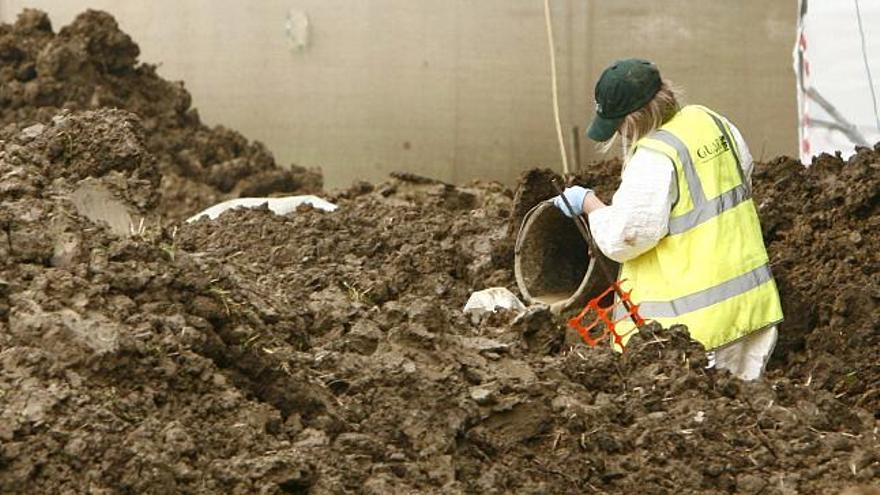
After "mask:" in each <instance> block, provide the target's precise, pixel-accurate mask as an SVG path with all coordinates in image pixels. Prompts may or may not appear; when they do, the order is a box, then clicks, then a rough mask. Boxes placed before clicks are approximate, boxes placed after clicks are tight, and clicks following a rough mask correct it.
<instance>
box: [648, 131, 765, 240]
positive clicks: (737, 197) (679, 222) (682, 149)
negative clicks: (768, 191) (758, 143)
mask: <svg viewBox="0 0 880 495" xmlns="http://www.w3.org/2000/svg"><path fill="white" fill-rule="evenodd" d="M709 115H710V116H711V117H712V120H714V121H715V125H717V126H718V129H720V130H721V134H722V135H723V136H724V139H726V140H727V143H728V146H730V148H731V149H730V151H731V153H733V156H734V159H735V160H736V167H737V171H739V174H740V179H741V181H742V183H741V184H740V185H738V186H736V187H734V188H733V189H731V190H729V191H727V192H725V193H723V194H721V195H720V196H718V197H716V198H712V199H711V200H707V199H706V194H705V193H704V192H703V185H702V184H701V183H700V179H699V178H698V177H697V170H696V169H695V168H694V162H693V161H692V160H691V155H690V153H688V149H687V146H685V144H684V143H682V142H681V140H680V139H678V138H677V137H675V135H674V134H672V133H671V132H669V131H665V130H663V129H661V130H659V131H657V132H655V133H654V134H653V135H652V136H651V137H652V138H653V139H656V140H657V141H661V142H663V143H666V144H668V145H669V146H671V147H672V148H673V149H674V150H675V152H676V154H678V159H679V161H680V162H681V164H682V167H684V176H685V180H687V184H688V190H690V193H691V202H692V203H693V204H694V207H693V209H692V210H691V211H689V212H687V213H685V214H683V215H679V216H677V217H672V218H670V219H669V227H668V229H669V234H670V235H676V234H681V233H683V232H687V231H688V230H690V229H692V228H694V227H696V226H698V225H700V224H701V223H703V222H705V221H707V220H709V219H711V218H713V217H716V216H718V215H720V214H721V213H723V212H725V211H727V210H729V209H731V208H733V207H735V206H736V205H738V204H740V203H742V202H743V201H745V200H747V199H749V198H751V197H752V195H751V192H750V191H749V189H748V186H747V185H746V180H745V177H744V176H743V171H742V167H741V166H740V161H739V154H738V153H737V152H736V144H735V143H734V142H733V141H731V140H730V139H731V138H730V134H729V133H728V132H727V129H726V128H725V127H724V124H722V123H721V121H720V120H719V119H718V117H716V116H714V115H712V114H709Z"/></svg>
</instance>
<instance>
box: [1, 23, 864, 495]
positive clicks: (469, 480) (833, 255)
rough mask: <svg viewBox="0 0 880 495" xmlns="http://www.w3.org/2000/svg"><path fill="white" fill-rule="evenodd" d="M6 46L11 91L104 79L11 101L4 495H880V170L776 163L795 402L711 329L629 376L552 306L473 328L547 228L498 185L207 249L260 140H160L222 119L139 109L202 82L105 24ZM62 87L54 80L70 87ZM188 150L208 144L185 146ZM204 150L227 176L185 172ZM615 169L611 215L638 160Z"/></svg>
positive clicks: (766, 184) (773, 226)
mask: <svg viewBox="0 0 880 495" xmlns="http://www.w3.org/2000/svg"><path fill="white" fill-rule="evenodd" d="M111 26H113V27H114V28H113V29H111ZM0 40H2V41H0V57H5V58H3V61H4V66H3V67H4V68H3V69H2V71H0V72H2V73H3V74H4V76H3V77H4V78H5V77H7V75H8V73H9V71H8V70H7V67H9V66H8V65H6V64H7V62H8V61H10V60H12V61H13V62H8V63H15V64H18V65H15V67H16V68H15V70H14V71H13V80H14V81H19V79H18V77H19V73H20V74H21V77H25V78H26V77H29V76H30V72H29V70H28V69H27V67H26V65H27V64H24V65H22V62H21V61H23V60H29V58H28V57H31V58H34V59H35V58H36V57H37V55H39V54H49V53H53V50H56V49H57V50H61V49H62V48H63V47H66V48H64V50H67V51H69V52H71V53H73V55H66V56H65V57H61V58H59V59H58V60H59V61H65V63H66V61H68V60H70V61H71V62H70V63H74V62H75V61H76V60H79V59H77V58H75V57H74V55H76V54H77V53H79V52H77V50H80V51H81V52H82V53H85V54H86V55H87V56H85V58H84V59H83V60H86V62H84V63H83V64H80V65H76V64H74V66H73V68H65V69H64V70H61V72H60V73H56V75H55V76H52V79H53V81H55V82H56V83H58V80H57V79H55V78H56V77H58V74H64V75H65V77H69V78H74V79H76V80H77V81H79V82H77V84H74V85H71V86H70V88H69V89H66V90H63V91H61V90H59V91H61V93H57V94H63V95H64V97H63V98H64V99H65V100H70V101H71V102H74V104H72V105H71V106H70V109H69V110H67V111H62V110H59V109H58V108H59V106H58V105H55V104H54V103H53V102H57V100H51V98H49V100H51V101H49V104H47V105H36V104H35V103H34V102H36V101H37V100H14V101H20V102H21V103H16V105H19V106H17V107H16V106H14V105H12V104H11V103H10V102H11V101H13V100H12V99H9V98H8V97H7V96H6V95H9V94H14V93H15V92H16V91H19V90H20V89H17V88H18V86H17V85H16V84H12V82H10V80H7V79H3V83H2V86H0V88H2V95H4V96H3V98H7V99H5V100H2V98H0V100H2V102H3V104H2V106H0V108H2V115H3V119H4V122H9V124H8V125H7V126H6V127H5V128H4V129H3V131H2V138H0V139H2V144H0V147H2V150H0V178H2V181H0V195H2V202H0V493H163V494H164V493H267V494H271V493H311V494H337V493H366V494H385V493H394V492H398V493H488V494H492V493H499V494H500V493H536V494H537V493H754V494H757V493H762V494H786V495H787V494H798V493H840V492H842V491H843V490H845V489H850V490H852V491H851V492H848V493H859V491H858V489H857V488H856V487H858V486H862V487H863V488H864V490H865V491H864V493H869V492H868V491H867V487H868V486H871V485H876V483H877V479H878V477H880V455H878V452H880V438H878V435H880V434H878V427H880V424H878V417H877V416H876V414H877V412H876V411H877V410H878V407H877V406H878V402H880V398H878V396H877V390H878V386H880V383H878V373H877V363H878V360H877V357H878V356H877V348H878V347H877V344H878V342H877V335H878V329H877V323H876V322H877V316H878V315H877V309H876V303H877V297H878V280H877V277H878V275H877V273H878V270H877V254H876V246H877V245H878V244H877V240H878V239H877V235H878V234H877V232H878V229H877V227H878V226H877V215H876V208H877V204H878V197H877V194H878V193H877V191H878V187H877V181H878V179H877V177H878V174H877V168H878V166H880V165H878V163H880V153H878V152H875V151H874V150H863V151H861V152H860V153H859V155H858V156H857V157H855V158H853V159H852V160H849V161H847V162H844V161H842V160H840V159H838V158H834V157H823V158H822V159H820V160H818V161H817V163H815V164H814V165H813V167H812V168H810V169H803V168H801V167H800V166H799V165H797V164H796V163H794V162H791V161H788V160H785V159H779V160H777V161H774V162H771V163H767V164H760V165H758V167H757V172H756V174H755V178H754V181H755V182H754V183H755V194H756V197H757V198H758V199H759V202H760V204H761V215H762V221H763V226H764V229H765V232H764V233H765V237H766V239H767V243H768V247H769V249H770V252H771V256H772V258H773V263H774V273H775V274H776V276H777V277H778V278H779V280H780V285H781V287H782V288H783V290H782V292H783V297H784V305H785V310H786V314H787V317H788V320H787V323H786V325H785V326H783V327H782V329H781V331H782V334H783V341H782V342H781V343H780V350H779V352H778V353H777V357H776V360H775V362H774V363H773V365H772V369H771V371H770V373H769V374H768V376H767V377H766V379H764V380H761V381H759V382H756V383H743V382H740V381H737V380H735V379H732V378H731V377H730V376H728V375H727V374H726V373H723V372H717V371H715V370H709V369H706V368H705V366H706V364H707V363H706V357H705V354H704V352H703V351H702V349H701V348H700V347H699V345H698V344H694V343H692V342H691V341H690V340H689V339H688V338H687V334H686V329H683V328H673V329H667V330H662V329H656V328H653V327H651V328H648V329H646V330H645V331H644V332H643V333H642V334H640V335H638V336H636V337H634V338H633V339H632V341H631V342H632V343H631V345H630V347H629V349H628V351H627V352H626V353H625V354H624V355H622V356H618V355H615V354H613V353H611V352H610V351H609V350H608V349H606V348H595V349H593V348H588V347H585V346H583V345H572V344H573V343H575V342H576V341H575V340H573V339H572V338H571V336H570V335H567V334H566V332H565V330H564V323H563V322H562V321H560V320H559V319H557V318H556V317H554V316H553V315H551V314H549V313H548V312H547V311H545V310H542V309H541V308H532V309H530V310H529V311H528V312H526V313H524V314H523V315H519V316H517V315H514V314H511V313H504V312H501V313H496V314H494V315H491V316H489V317H486V318H483V319H471V318H469V317H466V316H465V315H463V314H462V313H461V308H462V306H463V305H464V303H465V301H466V299H467V296H468V295H469V293H470V292H471V291H472V290H475V289H481V288H484V287H488V286H506V287H508V288H511V289H515V284H514V282H513V274H512V269H511V260H510V251H509V248H508V247H509V245H510V242H511V240H510V237H509V232H510V231H511V230H510V229H511V223H516V221H515V220H516V211H518V210H517V208H521V206H520V205H519V202H516V203H515V202H514V196H515V194H514V193H513V192H511V191H509V190H507V189H506V188H504V187H502V186H500V185H498V184H492V183H480V184H473V185H470V186H466V187H454V186H451V185H448V184H443V183H439V182H436V181H430V180H423V179H421V178H418V177H412V176H406V175H398V176H396V177H392V178H389V180H388V181H386V182H384V183H382V184H365V183H361V184H356V185H354V186H353V187H351V188H349V189H348V190H344V191H338V192H334V193H324V195H325V196H326V197H327V198H328V199H330V200H332V201H334V202H336V203H337V204H338V205H339V206H340V209H339V210H338V211H336V212H334V213H325V212H321V211H318V210H315V209H312V208H309V207H302V208H300V209H299V210H298V211H297V212H295V213H293V214H290V215H287V216H283V217H281V216H276V215H273V214H272V213H271V212H269V211H267V210H265V209H262V210H261V209H257V210H237V211H232V212H228V213H225V214H223V215H222V216H221V217H220V218H219V219H218V220H215V221H210V220H200V221H198V222H195V223H193V224H180V223H179V222H177V221H176V219H179V218H182V217H183V216H185V215H186V214H188V213H190V212H192V211H195V210H196V209H200V208H202V207H205V206H209V204H210V202H211V201H213V199H214V198H217V197H226V196H227V195H234V194H239V193H240V191H242V190H243V189H244V184H245V183H248V182H247V181H248V180H249V178H251V177H254V175H247V174H245V175H242V173H241V170H244V168H238V167H239V164H242V163H244V164H250V165H248V167H255V169H257V170H263V171H265V170H269V171H270V172H271V171H272V170H277V167H276V166H275V165H274V162H268V161H265V162H264V161H261V160H264V158H265V157H266V156H268V155H264V154H261V152H260V151H259V149H260V148H259V146H257V145H254V144H252V143H251V144H249V142H248V141H246V140H245V139H244V138H241V139H240V140H238V141H236V139H237V138H235V136H237V135H236V134H234V133H232V131H222V130H219V129H207V128H205V127H204V126H201V125H200V124H199V125H198V126H195V127H186V126H182V127H171V128H170V129H171V130H168V129H166V130H163V131H157V129H165V128H164V127H163V125H165V124H161V122H167V121H166V119H170V118H172V117H171V115H176V116H177V117H180V116H181V115H192V113H193V111H192V110H184V111H183V113H180V112H178V111H177V110H174V112H171V111H169V110H168V109H167V108H166V111H161V112H158V113H156V112H157V111H155V110H151V109H148V108H145V107H144V106H141V107H139V106H138V105H139V103H138V102H139V101H140V102H141V103H140V104H143V102H144V101H146V100H144V99H142V98H143V95H144V93H142V92H143V91H147V89H144V88H150V87H151V84H147V83H145V84H144V88H140V89H138V88H136V87H135V86H125V84H123V83H122V82H120V81H121V80H122V79H124V78H125V77H135V76H132V75H131V74H132V71H133V72H134V73H135V74H136V77H141V78H145V79H131V80H141V81H142V82H143V81H147V82H149V81H152V86H154V87H161V88H165V89H168V88H171V87H173V85H170V84H168V83H165V82H163V81H161V80H159V79H158V78H156V77H155V74H154V73H153V72H151V69H147V68H145V67H146V66H136V67H135V68H132V64H133V63H134V60H135V59H136V56H137V53H136V50H135V49H132V48H131V47H132V46H133V43H131V41H130V40H128V39H127V37H126V36H125V35H124V34H122V33H119V32H118V30H116V29H115V23H111V22H110V21H109V20H108V18H107V17H106V16H104V15H103V14H99V13H94V12H90V13H87V14H85V16H84V17H80V18H79V19H78V20H77V21H75V22H74V24H73V25H72V26H69V27H67V28H64V29H62V30H61V32H60V33H59V34H58V35H55V34H52V32H51V31H50V30H49V28H48V21H47V20H46V19H45V17H44V16H42V15H40V14H37V13H34V12H28V13H26V14H25V15H23V16H22V17H21V18H20V20H19V21H18V23H16V25H15V26H3V27H0ZM59 40H79V41H77V42H72V41H68V42H67V44H64V43H61V42H60V41H59ZM58 43H60V44H58ZM10 47H13V48H14V49H12V48H10ZM47 47H50V48H51V49H49V48H47ZM53 47H60V48H53ZM108 47H112V48H108ZM16 50H17V51H16ZM10 54H11V55H10ZM29 54H34V55H29ZM46 56H47V57H48V55H46ZM10 57H11V58H10ZM59 63H60V62H59ZM77 63H78V62H77ZM61 65H62V66H64V67H67V66H66V65H65V64H61ZM39 67H41V66H40V65H38V64H35V65H34V71H37V70H38V68H39ZM59 70H60V69H59ZM95 74H98V75H95ZM144 74H151V75H150V76H149V77H148V76H145V75H144ZM41 77H42V76H35V77H34V78H31V79H28V80H27V82H33V81H35V80H36V81H38V82H39V85H31V86H30V87H37V86H39V88H43V87H44V84H45V87H46V88H59V87H65V86H64V84H63V83H58V84H59V85H60V86H59V85H54V83H53V84H49V82H50V81H49V80H48V79H46V80H43V79H41ZM90 81H91V82H94V81H100V82H101V86H100V87H104V86H103V85H107V88H114V87H127V88H128V90H127V91H130V93H125V92H122V93H113V92H112V91H111V89H106V88H105V89H102V90H100V91H98V92H99V94H116V95H122V96H116V98H120V101H119V102H116V103H115V104H113V105H111V106H115V107H118V109H108V108H103V107H104V105H103V104H94V105H92V104H91V103H89V104H88V105H87V106H86V107H81V106H79V105H81V104H82V103H76V102H84V101H94V94H95V91H97V90H96V89H95V88H97V87H98V86H90V84H91V82H90ZM20 82H21V81H19V83H20ZM80 86H81V88H80V89H77V88H79V87H80ZM43 91H48V92H49V94H50V95H56V93H53V92H52V91H49V90H48V89H46V90H43V89H40V91H39V94H42V92H43ZM104 91H107V92H109V93H102V92H104ZM81 92H82V93H83V94H85V93H88V95H89V96H88V97H83V96H82V95H81V94H80V93H81ZM80 98H84V99H80ZM129 99H130V100H131V101H129ZM40 101H42V100H40ZM181 106H182V105H181ZM157 107H162V105H157ZM187 108H188V106H187ZM151 112H153V113H151ZM35 123H39V124H40V125H39V126H35V125H34V124H35ZM187 125H190V124H187ZM167 135H173V136H177V137H178V138H180V141H176V142H177V143H178V144H180V143H184V142H185V143H194V142H200V143H203V144H204V147H201V148H200V147H198V146H194V145H193V146H191V147H190V148H185V147H180V148H175V147H174V146H172V145H168V144H167V143H168V141H167V140H166V139H165V138H161V139H160V138H158V137H157V136H167ZM182 136H188V137H182ZM195 136H198V137H195ZM230 142H237V143H238V144H236V145H231V144H228V143H230ZM162 143H165V144H162ZM207 143H212V144H210V145H209V144H207ZM224 143H226V144H224ZM181 146H183V145H181ZM187 146H190V145H187ZM227 146H228V147H227ZM187 149H190V150H192V151H190V152H188V153H183V151H185V150H187ZM171 150H174V151H173V152H172V151H171ZM222 150H227V151H222ZM228 150H233V151H228ZM248 150H250V151H248ZM254 150H256V151H254ZM180 153H183V154H184V155H187V154H192V156H197V157H199V158H198V160H199V163H202V164H204V163H208V162H210V163H211V165H210V166H207V167H203V168H202V169H194V170H196V173H192V171H191V170H190V171H189V172H185V171H184V169H183V168H180V163H179V162H178V161H176V158H175V157H177V156H178V155H179V154H180ZM210 153H218V154H217V155H212V156H213V157H214V158H211V159H206V158H204V157H205V156H209V154H210ZM259 156H262V157H264V158H255V157H259ZM202 160H204V161H202ZM236 160H238V161H236ZM224 163H225V164H226V165H222V164H224ZM230 163H235V165H230ZM258 163H263V165H258ZM270 163H271V166H270V165H269V164H270ZM262 166H265V167H267V168H265V169H263V168H260V167H262ZM247 170H251V168H248V169H247ZM600 172H601V173H600ZM262 173H263V172H258V173H257V174H256V176H257V177H259V176H261V175H260V174H262ZM271 173H274V172H271ZM589 174H593V175H592V178H591V177H590V176H584V178H583V179H582V180H584V181H585V182H587V183H589V184H590V185H596V187H597V189H600V188H601V189H600V195H603V197H604V198H605V199H608V198H609V196H610V193H611V191H613V184H614V181H615V180H616V179H615V177H616V175H617V170H616V168H615V164H614V163H603V164H596V165H594V166H592V167H591V169H590V172H589ZM169 177H171V179H169ZM257 182H259V181H256V182H254V183H257ZM83 188H87V190H90V191H91V190H100V191H105V192H106V193H107V194H109V195H110V196H111V197H112V198H113V200H114V201H118V202H119V203H121V204H123V205H125V207H126V209H127V211H128V212H129V214H130V215H131V216H132V217H133V218H139V217H140V218H146V219H147V220H146V221H145V222H144V223H143V224H137V225H135V226H133V228H130V229H129V231H128V232H118V231H117V232H114V231H113V230H111V228H110V226H109V225H107V224H105V223H104V222H103V221H102V220H90V217H89V216H88V213H89V211H90V209H89V208H88V207H84V206H83V203H82V201H79V200H77V198H79V197H80V196H79V195H78V194H80V193H78V192H77V191H82V190H83ZM193 188H195V189H193ZM227 188H228V190H227V191H224V189H227ZM196 190H198V191H201V192H198V193H193V191H196ZM202 193H204V195H202ZM540 195H541V194H537V193H536V194H533V196H534V197H535V198H537V197H539V196H540ZM183 197H186V198H189V201H177V200H176V199H174V198H183ZM522 197H523V194H522V193H520V194H519V198H520V200H521V198H522ZM175 201H176V202H175ZM202 201H204V203H202Z"/></svg>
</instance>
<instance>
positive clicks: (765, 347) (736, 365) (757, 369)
mask: <svg viewBox="0 0 880 495" xmlns="http://www.w3.org/2000/svg"><path fill="white" fill-rule="evenodd" d="M778 336H779V332H778V331H777V330H776V326H772V327H767V328H765V329H764V330H759V331H757V332H752V333H751V334H749V335H747V336H745V337H743V338H741V339H739V340H737V341H736V342H733V343H730V344H728V345H726V346H723V347H719V348H718V349H715V350H714V351H712V352H709V353H708V358H709V367H710V368H711V367H713V366H714V367H715V368H718V369H720V370H727V371H729V372H731V373H732V374H733V375H734V376H736V377H737V378H739V379H741V380H747V381H748V380H757V379H758V378H761V375H763V374H764V368H766V367H767V360H769V359H770V354H772V353H773V348H774V347H776V338H777V337H778Z"/></svg>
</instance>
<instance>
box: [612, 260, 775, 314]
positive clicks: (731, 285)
mask: <svg viewBox="0 0 880 495" xmlns="http://www.w3.org/2000/svg"><path fill="white" fill-rule="evenodd" d="M772 278H773V274H772V273H771V272H770V265H769V264H767V265H762V266H759V267H758V268H755V269H754V270H752V271H750V272H746V273H744V274H742V275H740V276H738V277H734V278H732V279H730V280H728V281H726V282H722V283H720V284H718V285H715V286H712V287H709V288H708V289H703V290H701V291H699V292H695V293H693V294H688V295H686V296H683V297H679V298H678V299H673V300H671V301H639V314H640V315H641V316H642V317H643V318H672V317H675V316H681V315H683V314H686V313H690V312H691V311H696V310H698V309H703V308H705V307H708V306H711V305H713V304H716V303H719V302H721V301H724V300H726V299H730V298H731V297H736V296H738V295H740V294H743V293H745V292H748V291H750V290H752V289H754V288H755V287H758V286H760V285H761V284H763V283H764V282H767V281H768V280H770V279H772ZM625 316H626V310H625V309H624V308H623V307H622V305H618V306H616V307H615V308H614V318H615V319H620V318H623V317H625Z"/></svg>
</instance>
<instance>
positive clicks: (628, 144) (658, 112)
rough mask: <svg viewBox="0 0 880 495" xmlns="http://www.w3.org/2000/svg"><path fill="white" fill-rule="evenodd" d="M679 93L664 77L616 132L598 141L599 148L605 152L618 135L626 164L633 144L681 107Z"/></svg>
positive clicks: (633, 148)
mask: <svg viewBox="0 0 880 495" xmlns="http://www.w3.org/2000/svg"><path fill="white" fill-rule="evenodd" d="M680 94H681V92H680V91H679V90H678V89H677V88H675V86H673V84H672V83H671V82H669V81H667V80H665V79H664V80H663V81H662V82H661V83H660V89H659V90H658V91H657V94H655V95H654V97H653V98H652V99H651V101H649V102H648V103H647V104H646V105H645V106H643V107H642V108H640V109H638V110H636V111H635V112H632V113H630V114H629V115H627V116H626V117H624V119H623V122H622V123H621V124H620V127H619V128H618V129H617V132H615V133H614V135H613V136H611V138H610V139H608V140H607V141H603V142H602V143H599V149H600V150H601V151H602V152H603V153H607V152H608V151H610V150H611V147H612V146H614V142H615V141H616V140H617V138H618V136H619V137H620V141H621V153H622V156H623V160H624V165H626V160H627V159H628V158H629V157H630V156H631V155H632V153H633V152H634V151H635V144H636V143H637V142H638V141H639V139H642V138H643V137H645V136H647V135H648V134H651V133H652V132H654V131H656V130H657V129H659V128H660V126H662V125H663V124H665V123H666V122H668V121H669V120H670V119H671V118H672V117H674V116H675V114H676V113H678V111H679V110H680V109H681V106H680V104H679V101H678V100H679V98H680V96H679V95H680Z"/></svg>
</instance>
